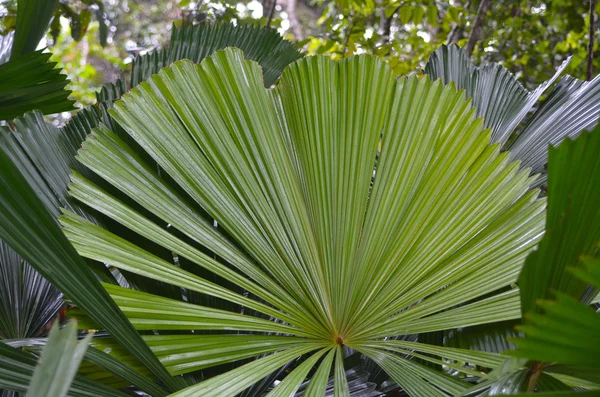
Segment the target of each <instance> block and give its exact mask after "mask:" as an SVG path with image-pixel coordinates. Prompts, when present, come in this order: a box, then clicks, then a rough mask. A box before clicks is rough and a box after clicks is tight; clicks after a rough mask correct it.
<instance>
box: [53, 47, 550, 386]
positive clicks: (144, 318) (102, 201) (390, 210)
mask: <svg viewBox="0 0 600 397" xmlns="http://www.w3.org/2000/svg"><path fill="white" fill-rule="evenodd" d="M224 76H225V77H226V78H224ZM112 115H113V117H114V118H115V119H116V120H117V121H118V123H119V124H120V125H121V127H123V128H124V129H125V130H126V131H127V132H128V133H129V134H130V135H131V137H132V138H133V139H135V140H136V142H137V143H138V144H139V145H140V146H141V147H143V148H144V149H145V150H146V151H147V153H148V154H149V155H150V156H151V157H152V158H153V160H154V161H156V162H157V164H158V165H159V166H160V167H161V170H164V172H165V173H166V174H167V175H168V176H169V178H170V179H169V181H170V182H175V183H176V184H177V185H178V189H180V191H182V192H185V194H181V193H180V192H179V191H178V190H175V189H174V188H173V187H172V186H171V185H170V183H167V182H166V181H165V179H164V178H163V177H162V173H161V175H159V174H158V173H157V172H156V170H155V169H154V168H152V167H149V166H148V165H147V164H145V162H144V160H143V158H142V157H140V156H139V155H137V154H136V153H135V152H134V151H133V150H132V149H130V148H128V147H127V145H126V144H125V143H124V142H123V141H122V140H121V139H119V137H118V136H117V135H116V134H114V133H113V132H111V131H110V130H109V129H108V128H106V127H103V126H101V127H99V128H97V129H96V130H94V133H93V134H92V135H91V136H90V137H89V138H88V139H87V140H86V141H85V142H84V145H83V150H81V151H80V153H79V156H78V158H79V160H80V161H81V162H82V163H83V164H84V165H86V166H87V167H89V168H90V169H91V170H93V171H94V172H95V173H97V174H98V175H99V176H101V177H102V178H103V179H104V180H105V181H106V182H108V183H110V184H111V185H112V186H114V187H116V188H118V189H119V190H120V191H121V194H124V195H126V196H128V197H130V198H131V199H132V200H134V201H135V202H137V204H138V205H139V206H140V207H143V208H144V209H145V210H146V211H149V212H150V213H152V214H153V216H155V217H157V219H160V220H161V222H162V223H167V224H169V225H171V227H172V228H174V229H176V230H178V232H180V233H181V234H182V235H184V236H186V238H187V239H189V240H191V241H194V242H197V243H199V244H201V245H202V246H204V247H206V248H207V249H209V250H211V251H212V252H214V253H216V254H217V255H218V256H219V257H220V258H223V259H224V260H226V261H227V262H229V264H230V265H231V266H232V267H229V266H226V265H225V264H223V263H221V262H218V261H215V260H214V259H213V257H212V256H209V255H207V254H206V253H204V252H202V251H201V250H199V249H198V248H196V246H195V245H193V244H190V243H189V242H187V240H184V239H181V238H179V237H178V236H176V235H174V234H171V233H165V232H164V229H162V227H160V226H159V225H158V224H156V223H154V222H153V221H152V220H150V219H148V218H147V217H146V216H144V215H142V214H140V213H139V212H138V211H137V210H135V209H134V208H132V207H131V206H129V205H127V204H126V203H124V202H123V201H121V200H119V199H118V198H117V197H115V196H113V195H111V194H109V193H107V192H106V191H105V190H104V189H102V188H101V187H99V186H98V185H97V184H95V183H93V182H92V181H89V180H87V179H86V178H85V177H82V176H81V175H79V174H74V175H73V176H72V180H73V183H72V185H71V194H72V195H73V196H74V197H76V198H78V199H80V200H81V201H83V202H85V203H86V204H87V205H89V206H91V207H92V208H94V209H96V210H97V211H99V212H100V213H103V214H105V215H106V216H108V217H111V218H113V219H114V220H115V221H117V222H120V223H121V224H122V225H124V226H126V227H128V228H130V229H131V230H132V231H135V232H137V233H139V234H141V235H142V236H144V237H146V238H148V239H149V240H151V241H154V242H155V243H156V244H159V245H161V246H163V247H165V248H167V249H169V250H171V251H173V252H175V253H176V254H177V255H179V256H183V257H186V258H187V259H188V260H190V261H191V262H193V263H195V264H196V265H198V266H200V267H203V268H205V269H207V270H209V271H211V272H213V273H215V274H217V275H219V276H220V277H222V278H224V279H225V280H228V281H229V282H231V283H234V284H236V285H238V286H239V287H241V288H243V289H244V290H246V291H249V292H250V293H251V294H252V296H256V297H257V298H258V299H259V300H257V299H253V298H252V297H249V296H246V295H244V294H239V293H237V292H235V291H231V290H229V289H227V288H224V287H223V286H221V285H218V284H214V283H212V282H210V281H208V280H205V279H202V278H201V277H199V276H197V275H195V274H193V273H189V272H187V271H185V270H183V269H181V268H179V267H177V266H174V265H172V264H171V263H168V262H166V261H164V260H161V259H160V258H159V257H157V256H155V255H152V254H150V253H148V252H146V251H145V250H144V249H142V248H140V247H136V246H135V245H134V244H131V243H130V242H128V241H126V240H124V239H122V238H121V237H119V236H117V235H115V234H113V233H111V232H110V231H107V230H105V229H102V228H101V227H99V226H97V225H94V224H93V223H90V222H89V221H86V220H85V219H83V218H81V217H79V216H77V215H75V214H72V213H69V212H67V213H66V214H65V216H63V217H62V218H61V222H62V224H63V226H64V231H65V233H66V234H67V236H68V237H69V239H70V241H71V242H72V243H73V245H74V246H75V247H76V249H77V250H78V251H79V253H80V254H81V255H82V256H84V257H88V258H92V259H95V260H98V261H102V262H106V263H110V264H111V265H113V266H115V267H118V268H122V269H125V270H127V271H130V272H136V273H138V274H141V275H144V276H147V277H151V278H155V279H160V280H162V281H164V282H167V283H172V284H174V285H177V286H180V287H183V288H188V289H190V290H193V291H196V292H199V293H202V294H207V295H211V296H214V297H218V298H220V299H223V300H227V301H230V302H232V303H236V304H239V305H241V306H244V307H247V308H249V309H253V310H255V311H257V312H260V313H263V314H264V315H266V318H261V317H256V316H252V315H244V314H240V313H238V312H230V311H226V310H219V309H214V308H210V307H204V306H200V305H195V304H191V303H184V302H177V301H174V300H171V299H167V298H163V297H158V296H152V295H149V294H144V293H142V292H139V291H133V290H128V289H125V288H120V287H116V286H110V285H105V287H106V288H107V290H108V292H109V293H110V294H111V296H112V297H113V299H115V301H116V302H117V303H118V304H119V306H120V307H121V308H122V309H123V310H124V311H125V312H126V315H127V316H128V317H129V319H130V321H132V324H133V325H134V326H135V327H136V328H138V329H139V330H162V331H176V330H185V329H187V330H207V331H208V330H210V331H213V332H223V331H236V335H230V334H227V333H226V334H223V335H222V336H221V341H220V342H219V341H215V340H214V338H215V337H214V336H213V335H191V338H190V339H192V340H194V341H195V342H194V343H195V345H196V346H198V347H197V352H198V354H197V355H196V356H194V355H190V356H185V355H183V356H182V358H186V360H187V362H186V365H189V366H190V368H197V366H198V365H204V364H201V363H202V362H203V361H202V360H203V357H204V356H205V355H208V354H209V352H213V353H211V354H218V357H216V358H215V360H214V361H212V363H211V365H217V364H219V363H222V362H228V361H229V360H232V359H235V358H236V357H235V355H236V354H239V353H238V352H228V351H227V350H228V346H229V345H230V343H232V342H233V341H234V340H235V339H233V338H249V337H250V336H249V335H248V334H249V333H257V334H256V335H253V336H252V338H254V339H256V340H257V343H259V344H255V345H249V348H251V347H252V346H254V347H256V349H255V350H253V351H252V352H248V354H250V353H251V354H253V355H255V356H259V355H262V354H264V353H270V352H272V353H271V354H269V355H267V356H264V357H262V358H260V359H257V360H255V361H253V362H250V363H247V364H244V365H242V366H240V367H238V368H236V369H234V370H232V371H229V372H226V373H223V374H221V375H219V376H216V377H213V378H211V379H209V380H206V381H204V382H201V383H199V384H197V385H195V386H191V387H190V388H188V389H185V390H183V391H181V392H179V393H177V394H176V395H178V396H186V395H190V396H191V395H199V394H202V395H204V396H210V395H221V394H222V393H223V392H224V391H225V390H226V391H227V394H228V395H234V394H236V393H238V392H241V391H242V390H244V389H245V388H247V387H249V386H250V385H252V384H253V383H255V382H257V381H259V380H260V379H262V378H263V377H265V376H267V375H269V374H271V373H272V372H273V371H275V370H276V369H277V368H279V367H281V366H283V365H285V364H286V363H288V362H290V361H291V360H295V359H296V358H298V357H306V359H305V361H303V362H302V363H300V364H299V365H298V366H296V367H295V369H294V370H293V371H292V372H291V373H290V374H289V375H288V376H287V377H286V378H284V381H283V382H281V383H280V384H279V385H278V386H277V387H276V388H275V389H273V391H272V392H271V393H272V395H274V396H276V395H280V394H283V395H288V394H287V393H288V392H290V391H294V390H297V388H298V387H300V385H301V383H302V382H304V380H305V377H306V376H307V374H308V373H309V371H310V368H311V367H313V366H316V367H318V368H323V369H322V370H320V371H319V370H317V374H319V376H317V377H316V379H317V380H318V381H317V382H316V383H315V385H316V386H314V387H313V388H312V390H311V393H313V392H314V393H315V395H322V394H323V393H324V391H325V388H326V385H327V382H326V380H327V376H328V375H329V370H330V368H331V369H332V370H333V373H334V387H335V390H336V391H335V395H336V396H337V395H344V394H346V392H347V391H348V390H349V389H348V387H349V386H348V382H347V379H346V376H345V369H344V365H343V352H342V348H341V346H342V345H344V346H348V347H351V348H353V349H355V350H358V351H360V352H362V353H363V354H365V355H367V356H368V357H370V358H371V359H373V360H374V361H375V362H377V363H378V364H379V365H380V366H381V367H382V368H384V369H385V370H386V372H388V374H389V375H390V376H392V378H393V379H394V380H395V381H396V382H398V383H399V384H400V385H401V386H402V387H403V388H404V389H405V390H406V391H408V392H409V393H411V394H412V395H432V396H433V395H443V393H444V392H445V393H450V394H459V393H460V392H462V391H464V390H466V388H467V385H466V384H465V383H463V382H461V381H459V380H457V379H455V378H451V377H449V376H447V375H445V374H443V373H440V372H437V371H435V370H433V369H431V368H429V367H428V366H425V365H421V364H418V363H416V362H414V361H411V360H410V359H407V357H406V353H410V354H411V355H414V354H421V356H422V358H423V359H425V358H427V357H429V354H432V355H434V356H437V357H439V358H437V357H433V358H430V360H434V361H436V360H437V361H439V360H440V359H444V360H449V361H450V362H452V361H456V360H459V359H461V360H469V361H473V362H478V363H481V364H482V365H491V362H490V361H489V360H490V357H493V355H490V354H489V353H482V352H469V351H466V350H461V349H448V348H443V347H438V346H428V345H424V344H421V345H419V344H416V345H415V344H411V345H406V343H401V342H402V341H397V340H385V339H384V338H386V337H390V336H396V335H404V334H414V333H422V332H431V331H436V330H445V329H451V328H455V327H458V326H471V325H477V324H484V323H489V322H494V321H505V320H510V319H515V318H518V317H519V316H520V304H519V295H518V290H517V289H511V288H508V289H507V287H509V286H510V285H511V284H513V283H514V282H515V281H516V276H517V274H518V272H519V270H520V268H521V265H522V262H523V260H524V258H525V256H526V255H527V253H528V252H529V251H530V249H531V248H532V247H533V246H534V245H535V244H536V243H537V241H538V239H539V237H540V235H541V233H542V223H543V217H544V214H543V210H544V202H543V201H537V200H536V197H537V192H536V191H528V186H529V185H530V183H531V179H530V178H529V177H528V171H527V170H525V171H519V170H518V164H516V163H512V164H511V163H509V162H508V155H507V154H499V148H498V146H497V145H494V146H489V139H490V133H489V131H488V130H484V129H483V126H482V122H481V121H480V120H476V119H475V115H474V109H472V108H471V106H470V104H469V103H468V102H467V101H466V100H465V97H464V95H463V94H462V93H457V92H456V90H455V88H454V87H446V88H444V87H443V86H442V84H441V83H440V82H435V83H432V82H431V81H430V80H429V79H417V78H416V77H410V78H403V79H400V80H399V81H396V80H395V79H394V78H393V76H392V73H391V70H389V69H388V68H387V67H386V66H385V65H384V64H383V63H382V62H381V61H379V60H378V59H377V58H375V57H367V56H365V57H357V58H351V59H348V60H345V61H342V62H334V61H331V60H329V59H327V58H324V57H314V58H308V59H305V60H302V61H299V62H297V63H295V64H293V65H291V66H290V67H289V68H288V69H287V70H286V71H285V72H284V75H283V77H282V80H281V82H280V83H279V85H278V86H277V87H276V88H274V89H271V90H267V89H265V88H264V87H263V81H262V73H261V70H260V67H259V66H258V64H256V63H254V62H247V61H245V60H244V57H243V54H242V53H241V52H240V51H239V50H234V49H227V50H225V51H219V52H217V53H215V55H213V56H212V57H210V58H207V59H205V60H204V61H203V62H202V63H201V64H200V65H199V66H198V65H194V64H193V63H192V62H189V61H181V62H176V63H175V64H174V65H173V66H171V67H169V68H166V69H164V70H163V71H161V72H160V73H159V74H158V75H155V76H153V77H152V78H151V79H150V80H149V81H148V82H147V83H142V84H141V85H140V86H138V87H137V88H134V89H133V90H132V91H131V92H130V93H128V94H126V95H125V96H124V97H123V99H122V100H120V101H117V102H116V104H115V108H114V111H113V112H112ZM166 131H169V133H168V134H166V133H165V132H166ZM382 131H383V132H382ZM378 148H380V154H379V159H378V165H377V169H376V172H375V180H374V183H373V184H372V182H373V181H372V180H373V175H374V171H375V158H376V154H377V152H378ZM107 158H110V159H111V161H110V162H108V163H107V162H106V159H107ZM196 205H199V206H201V207H202V208H203V209H204V210H205V211H206V212H208V214H209V215H210V216H211V217H212V218H214V219H216V220H217V221H218V223H219V225H220V226H221V227H222V229H215V228H214V227H212V224H211V223H209V222H207V221H206V220H205V219H204V218H203V217H202V216H200V215H199V214H198V212H197V209H196ZM221 230H223V231H225V232H227V234H228V235H229V236H231V237H233V238H234V239H235V240H236V242H237V244H232V243H231V242H230V241H229V239H227V238H225V237H224V236H223V235H222V234H221ZM238 244H239V245H238ZM239 247H242V248H243V250H240V248H239ZM483 253H485V255H483ZM274 320H279V321H274ZM272 334H279V336H278V338H280V339H278V340H277V342H275V343H274V344H273V343H272V340H273V336H272ZM244 335H245V336H244ZM161 338H163V339H165V340H168V339H169V338H179V336H177V335H173V336H171V335H168V332H167V335H164V336H163V335H161ZM261 344H262V345H261ZM276 345H279V347H278V348H276ZM207 346H211V347H210V349H209V348H208V347H207ZM274 348H275V349H276V351H274V350H273V349H274ZM184 349H188V347H184ZM194 349H196V348H194ZM189 350H190V351H195V350H193V349H192V348H191V347H189ZM155 351H156V350H155ZM168 351H169V348H168V347H166V350H165V352H168ZM185 351H187V350H185ZM419 351H421V353H418V352H419ZM422 353H425V354H422ZM305 355H307V356H305ZM324 357H325V358H324ZM327 357H331V358H330V359H327ZM459 357H460V358H459ZM320 360H325V361H323V362H325V363H329V364H326V365H325V366H323V364H321V365H320V366H318V365H316V364H318V363H319V361H320ZM482 360H483V361H482ZM486 360H487V364H483V362H485V361H486ZM437 361H436V362H437ZM163 362H164V359H163ZM194 366H196V367H194ZM315 376H316V375H315ZM286 379H289V380H287V381H286ZM419 393H421V394H419ZM422 393H425V394H422ZM427 393H429V394H427Z"/></svg>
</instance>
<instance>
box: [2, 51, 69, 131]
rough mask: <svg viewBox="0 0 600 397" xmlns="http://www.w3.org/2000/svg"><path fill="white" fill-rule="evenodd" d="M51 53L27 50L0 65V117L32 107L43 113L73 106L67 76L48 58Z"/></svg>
mask: <svg viewBox="0 0 600 397" xmlns="http://www.w3.org/2000/svg"><path fill="white" fill-rule="evenodd" d="M51 55H52V54H50V53H43V52H42V50H40V51H35V52H31V53H28V54H26V55H23V56H20V57H18V58H15V57H13V58H12V59H11V60H10V61H8V62H6V63H4V64H2V65H0V120H11V119H13V118H15V117H18V116H21V115H22V114H23V113H25V112H28V111H30V110H32V109H38V110H40V111H41V112H42V113H44V114H50V113H58V112H66V111H71V110H74V109H75V108H74V107H73V103H74V101H72V100H70V99H69V95H70V94H71V91H69V90H66V89H65V87H66V86H67V84H69V81H68V80H67V77H66V76H65V75H63V74H61V73H60V69H56V68H55V67H56V63H53V62H48V60H49V59H50V56H51Z"/></svg>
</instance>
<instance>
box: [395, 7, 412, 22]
mask: <svg viewBox="0 0 600 397" xmlns="http://www.w3.org/2000/svg"><path fill="white" fill-rule="evenodd" d="M412 15H413V7H411V6H402V7H400V9H399V10H398V18H399V19H400V23H401V24H402V25H406V24H407V23H409V22H410V18H411V17H412Z"/></svg>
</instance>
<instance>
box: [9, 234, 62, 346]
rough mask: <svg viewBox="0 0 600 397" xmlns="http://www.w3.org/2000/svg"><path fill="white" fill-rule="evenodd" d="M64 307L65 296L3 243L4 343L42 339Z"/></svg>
mask: <svg viewBox="0 0 600 397" xmlns="http://www.w3.org/2000/svg"><path fill="white" fill-rule="evenodd" d="M62 304H63V302H62V294H61V293H60V292H59V291H58V290H57V289H56V288H54V287H53V286H52V284H50V283H49V282H48V281H47V280H46V279H44V278H43V277H42V276H41V275H40V274H39V273H38V272H36V271H35V270H34V269H33V268H32V267H31V266H30V265H29V264H28V263H27V262H25V261H24V260H23V258H21V257H20V256H19V255H18V254H17V253H16V252H15V251H13V250H12V249H11V248H10V247H8V245H6V243H4V242H3V241H0V339H20V338H30V337H33V336H37V335H39V334H40V333H41V331H42V329H43V328H44V326H45V325H46V324H47V323H48V321H50V320H51V319H52V318H53V317H54V316H55V315H56V313H57V312H58V310H59V309H60V308H61V306H62Z"/></svg>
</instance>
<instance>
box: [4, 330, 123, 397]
mask: <svg viewBox="0 0 600 397" xmlns="http://www.w3.org/2000/svg"><path fill="white" fill-rule="evenodd" d="M71 332H72V330H71ZM61 333H68V332H64V331H61ZM65 336H66V335H62V336H61V335H58V337H59V340H54V342H55V343H53V346H51V349H50V350H49V351H50V352H51V353H53V354H52V355H50V356H48V357H47V358H48V359H52V360H51V362H50V364H56V366H55V367H53V366H50V368H46V367H44V368H46V369H48V376H51V375H52V374H54V373H55V370H56V369H60V368H61V366H67V367H68V366H69V365H70V364H72V361H71V360H72V355H70V354H67V355H64V356H63V355H60V354H59V353H60V350H61V349H64V348H67V349H68V350H70V351H74V350H76V349H77V345H76V340H75V339H74V338H69V339H70V340H68V343H67V341H65V340H62V339H63V338H64V337H65ZM86 344H87V342H85V343H84V344H80V345H79V349H83V347H86ZM67 345H69V347H67ZM56 353H58V355H57V354H56ZM80 353H82V352H80ZM54 360H55V361H54ZM59 365H60V366H59ZM44 366H46V364H44ZM75 369H76V366H75ZM34 370H36V375H34ZM42 370H43V369H42ZM39 376H41V372H40V369H39V368H36V357H35V356H33V355H32V354H30V353H26V352H25V351H23V350H20V349H16V348H14V347H10V346H8V345H6V344H4V343H2V341H0V388H2V389H6V390H12V391H16V392H23V393H25V392H27V391H28V388H29V387H30V383H31V382H32V380H33V379H34V377H39ZM56 376H58V379H59V381H58V382H54V386H57V387H59V388H61V387H62V386H63V385H69V384H70V389H69V390H68V393H67V396H71V397H97V396H103V397H104V396H106V397H125V396H126V394H125V393H123V392H121V391H118V390H114V389H111V388H109V387H107V386H104V385H103V384H101V383H98V382H95V381H93V380H90V379H86V378H84V377H82V376H80V375H76V376H75V378H74V380H73V382H72V383H71V382H70V381H68V382H66V381H67V370H66V368H65V371H61V373H60V374H56ZM71 378H72V377H71ZM51 379H55V378H47V379H45V378H43V379H41V381H43V382H45V381H46V380H51ZM41 386H44V385H43V384H41V383H38V384H37V385H36V387H41ZM32 387H33V386H32ZM30 395H36V396H50V395H51V396H55V395H58V394H47V393H45V392H43V391H42V392H41V394H30Z"/></svg>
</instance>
